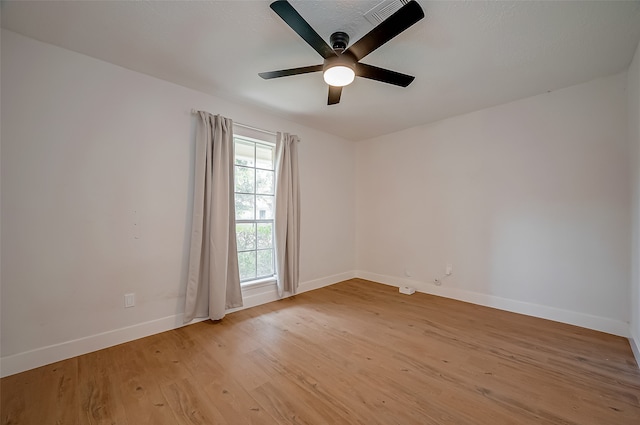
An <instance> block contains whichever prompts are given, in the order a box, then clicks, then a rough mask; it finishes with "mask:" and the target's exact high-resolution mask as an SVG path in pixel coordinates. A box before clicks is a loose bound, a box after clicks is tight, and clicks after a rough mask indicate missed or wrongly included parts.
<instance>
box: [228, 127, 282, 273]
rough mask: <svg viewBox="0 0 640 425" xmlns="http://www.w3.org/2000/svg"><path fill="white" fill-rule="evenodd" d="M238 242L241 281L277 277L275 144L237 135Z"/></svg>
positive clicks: (235, 143)
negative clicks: (274, 245) (275, 247)
mask: <svg viewBox="0 0 640 425" xmlns="http://www.w3.org/2000/svg"><path fill="white" fill-rule="evenodd" d="M234 148H235V165H234V167H235V169H234V176H235V182H234V183H235V189H234V192H235V207H236V239H237V244H238V266H239V269H240V282H241V283H249V282H251V281H253V280H258V279H263V278H267V277H271V276H274V275H275V261H274V250H273V244H274V242H273V241H274V237H273V235H274V221H273V218H274V208H275V196H274V195H275V145H273V144H271V143H268V142H264V141H262V140H257V139H253V138H249V137H244V136H237V135H236V136H234Z"/></svg>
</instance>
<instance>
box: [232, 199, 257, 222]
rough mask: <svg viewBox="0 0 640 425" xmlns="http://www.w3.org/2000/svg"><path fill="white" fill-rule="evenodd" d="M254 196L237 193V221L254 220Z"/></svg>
mask: <svg viewBox="0 0 640 425" xmlns="http://www.w3.org/2000/svg"><path fill="white" fill-rule="evenodd" d="M254 202H255V196H254V195H239V194H237V193H236V220H254V219H255V215H254V211H255V208H254Z"/></svg>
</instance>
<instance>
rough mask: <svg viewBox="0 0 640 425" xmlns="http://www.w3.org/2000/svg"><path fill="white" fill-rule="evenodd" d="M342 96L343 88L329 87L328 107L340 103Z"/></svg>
mask: <svg viewBox="0 0 640 425" xmlns="http://www.w3.org/2000/svg"><path fill="white" fill-rule="evenodd" d="M341 94H342V87H335V86H329V99H328V100H327V105H335V104H336V103H339V102H340V95H341Z"/></svg>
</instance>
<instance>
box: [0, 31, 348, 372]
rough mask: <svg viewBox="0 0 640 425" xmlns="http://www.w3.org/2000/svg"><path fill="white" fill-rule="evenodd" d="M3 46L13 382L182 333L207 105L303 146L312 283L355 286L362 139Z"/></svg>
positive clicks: (5, 332)
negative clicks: (196, 148)
mask: <svg viewBox="0 0 640 425" xmlns="http://www.w3.org/2000/svg"><path fill="white" fill-rule="evenodd" d="M1 40H2V51H1V52H2V60H1V64H2V71H1V78H2V80H1V82H2V105H1V108H2V134H1V136H2V164H1V170H2V176H1V177H2V208H3V209H2V223H1V225H2V247H1V250H2V273H1V274H2V276H1V278H2V297H1V299H2V310H1V323H2V325H1V326H2V328H1V330H2V334H1V338H2V340H1V350H2V351H1V354H2V374H3V375H6V374H10V373H14V372H17V371H19V370H22V369H26V368H29V367H35V366H38V365H40V364H46V363H48V362H51V361H54V360H57V359H58V358H64V357H70V356H73V355H77V354H80V353H79V352H78V351H90V350H92V349H97V348H102V347H103V346H106V345H109V344H113V343H118V342H122V340H126V339H131V338H135V337H139V336H141V335H143V334H148V333H153V332H157V331H161V330H164V329H166V328H170V327H173V326H177V325H179V324H181V320H182V317H181V313H182V312H183V302H184V290H185V282H186V273H187V256H188V247H189V237H190V236H189V232H190V225H191V202H192V190H191V183H192V179H193V177H192V162H193V134H194V123H195V117H194V116H192V115H191V114H190V110H191V108H197V109H203V110H207V111H210V112H212V113H220V114H222V115H225V116H227V117H230V118H233V119H234V120H236V121H238V122H241V123H245V124H250V125H253V126H256V127H260V128H265V129H269V130H273V131H288V132H292V133H296V134H298V135H299V136H300V137H301V139H302V143H301V145H300V150H299V160H300V164H301V166H300V174H301V176H300V178H301V188H302V194H301V199H302V240H301V267H300V274H301V276H300V277H301V282H302V283H303V286H304V287H305V288H312V287H318V286H322V285H326V284H330V283H335V282H337V281H340V280H343V279H345V278H349V277H352V276H353V265H354V264H355V258H354V255H355V254H354V253H355V236H354V220H355V213H354V211H355V201H354V180H355V177H354V171H353V168H354V161H355V159H354V154H355V145H354V144H353V143H352V142H347V141H345V140H342V139H340V138H337V137H335V136H331V135H328V134H325V133H321V132H318V131H316V130H311V129H309V128H306V127H303V126H300V125H297V124H295V123H292V122H288V121H285V120H282V119H279V118H277V117H275V116H271V115H269V114H268V113H265V112H264V111H259V110H255V109H251V108H249V107H245V106H240V105H237V104H233V103H230V102H227V101H225V100H222V99H219V98H216V97H212V96H209V95H205V94H202V93H199V92H196V91H193V90H190V89H186V88H183V87H180V86H177V85H174V84H170V83H167V82H165V81H161V80H158V79H155V78H152V77H149V76H146V75H142V74H139V73H136V72H132V71H129V70H126V69H123V68H120V67H117V66H114V65H111V64H108V63H105V62H102V61H99V60H95V59H93V58H90V57H87V56H83V55H80V54H77V53H74V52H71V51H68V50H64V49H60V48H57V47H54V46H52V45H48V44H44V43H41V42H38V41H35V40H32V39H29V38H25V37H23V36H20V35H18V34H15V33H12V32H9V31H5V30H3V31H2V38H1ZM305 285H306V286H305ZM127 292H134V293H136V307H135V308H131V309H126V310H125V309H124V301H123V295H124V294H125V293H127ZM269 297H270V295H264V294H262V295H261V296H260V297H258V301H259V302H264V301H266V300H268V299H269ZM256 302H257V301H255V300H254V301H251V300H250V302H249V303H248V304H252V303H254V304H255V303H256Z"/></svg>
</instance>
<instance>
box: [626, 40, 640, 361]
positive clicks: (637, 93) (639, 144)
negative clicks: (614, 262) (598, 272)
mask: <svg viewBox="0 0 640 425" xmlns="http://www.w3.org/2000/svg"><path fill="white" fill-rule="evenodd" d="M628 100H629V103H628V111H629V118H628V121H629V141H630V143H631V155H630V160H631V168H632V170H633V173H632V199H633V203H632V208H631V214H632V230H633V231H632V237H633V241H632V245H631V267H632V268H631V288H630V296H629V299H630V304H631V335H630V336H631V348H633V350H634V354H635V356H636V361H637V362H638V364H640V44H638V48H637V49H636V54H635V56H634V58H633V62H632V63H631V66H630V67H629V71H628Z"/></svg>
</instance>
